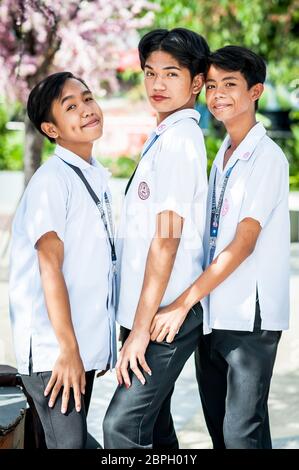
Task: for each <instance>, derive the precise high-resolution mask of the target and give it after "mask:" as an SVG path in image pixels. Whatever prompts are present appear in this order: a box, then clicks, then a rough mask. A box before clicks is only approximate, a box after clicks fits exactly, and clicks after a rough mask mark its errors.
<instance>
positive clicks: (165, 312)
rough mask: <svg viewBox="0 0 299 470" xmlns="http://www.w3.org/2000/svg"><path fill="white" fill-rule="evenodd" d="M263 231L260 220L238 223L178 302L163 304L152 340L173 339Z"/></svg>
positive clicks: (252, 246)
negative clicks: (229, 241) (200, 303)
mask: <svg viewBox="0 0 299 470" xmlns="http://www.w3.org/2000/svg"><path fill="white" fill-rule="evenodd" d="M260 232H261V226H260V223H259V222H258V221H257V220H255V219H252V218H245V219H243V220H242V221H241V222H240V223H239V224H238V226H237V231H236V235H235V237H234V239H233V241H232V242H231V243H230V244H229V245H228V246H227V247H226V248H225V249H224V250H222V251H221V253H219V255H218V256H217V258H216V259H214V261H213V262H212V263H211V264H210V265H209V267H208V268H207V269H206V270H205V271H204V272H203V273H202V274H201V275H200V276H199V277H198V278H197V280H196V281H195V282H194V283H193V284H192V285H191V286H190V287H189V288H188V289H186V290H185V291H184V292H183V293H182V294H181V295H180V296H179V297H178V298H177V299H176V300H175V301H174V302H172V303H171V304H170V305H168V306H167V307H165V308H162V309H161V310H160V311H159V312H158V313H157V315H156V316H155V317H154V319H153V322H152V325H151V340H152V341H163V340H164V338H165V337H166V341H168V342H169V343H171V342H172V341H173V339H174V337H175V335H176V333H177V332H178V330H179V329H180V327H181V325H182V323H183V321H184V319H185V317H186V316H187V313H188V312H189V310H190V309H191V307H192V306H193V305H195V304H196V303H197V302H199V301H200V300H201V299H203V298H204V297H206V296H207V295H208V294H209V293H210V292H212V290H213V289H215V288H216V287H217V286H218V285H219V284H221V282H223V281H224V280H225V279H226V278H227V277H228V276H229V275H230V274H231V273H233V272H234V271H235V270H236V269H237V268H238V267H239V266H240V264H241V263H243V261H244V260H245V259H246V258H247V257H248V256H250V255H251V253H252V252H253V251H254V249H255V245H256V242H257V239H258V236H259V234H260Z"/></svg>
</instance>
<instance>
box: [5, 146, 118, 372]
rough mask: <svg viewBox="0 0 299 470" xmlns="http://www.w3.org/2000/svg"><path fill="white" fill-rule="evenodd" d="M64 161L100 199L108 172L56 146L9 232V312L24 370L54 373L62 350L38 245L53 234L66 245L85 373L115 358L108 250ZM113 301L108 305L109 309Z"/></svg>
mask: <svg viewBox="0 0 299 470" xmlns="http://www.w3.org/2000/svg"><path fill="white" fill-rule="evenodd" d="M61 158H62V159H63V160H65V161H66V162H68V163H71V164H72V165H75V166H76V167H78V168H80V169H81V170H82V172H83V174H84V176H85V177H86V179H87V180H88V182H89V184H90V185H91V187H92V188H93V190H94V192H95V193H96V194H97V196H98V197H99V199H101V200H103V193H104V191H108V186H107V184H108V177H109V172H108V171H107V170H106V169H105V168H104V167H102V166H101V165H100V164H99V163H97V162H96V160H94V159H93V158H92V159H91V163H88V162H86V161H84V160H83V159H82V158H80V157H79V156H77V155H75V154H74V153H72V152H70V151H68V150H66V149H65V148H63V147H60V146H59V145H58V146H57V147H56V149H55V155H54V156H52V157H51V158H50V159H49V160H47V161H46V163H44V164H43V165H42V166H41V167H40V168H39V169H38V170H37V171H36V173H35V174H34V175H33V177H32V178H31V180H30V182H29V184H28V186H27V188H26V190H25V193H24V195H23V197H22V200H21V202H20V205H19V207H18V209H17V212H16V215H15V218H14V221H13V230H12V245H11V263H10V282H9V297H10V315H11V322H12V329H13V338H14V346H15V352H16V358H17V364H18V371H19V372H20V373H21V374H28V373H29V354H30V343H31V349H32V361H33V372H42V371H51V370H52V369H53V366H54V364H55V361H56V359H57V358H58V355H59V353H60V349H59V344H58V341H57V338H56V336H55V333H54V330H53V327H52V325H51V322H50V320H49V317H48V313H47V308H46V305H45V298H44V293H43V288H42V284H41V277H40V272H39V265H38V255H37V250H36V248H35V245H36V242H37V241H38V240H39V239H40V238H41V236H42V235H44V234H45V233H47V232H50V231H54V232H56V233H57V235H58V237H59V238H60V239H61V240H62V241H63V243H64V261H63V275H64V279H65V282H66V286H67V290H68V295H69V300H70V307H71V318H72V323H73V326H74V330H75V335H76V338H77V341H78V345H79V349H80V355H81V358H82V361H83V364H84V368H85V370H86V371H88V370H92V369H105V368H106V366H107V364H108V363H109V361H110V360H111V348H112V335H113V321H114V318H113V315H114V314H113V311H112V309H111V308H110V302H109V298H110V296H111V282H110V279H111V269H112V266H111V264H112V263H111V254H110V246H109V243H108V239H107V236H106V232H105V228H104V224H103V222H102V220H101V217H100V213H99V211H98V209H97V207H96V205H95V203H94V201H93V200H92V199H91V197H90V195H89V193H88V192H87V190H86V187H85V185H84V184H83V182H82V181H81V180H80V178H79V176H78V175H77V174H76V173H75V172H74V170H73V169H72V168H70V167H69V166H68V165H67V164H66V163H64V162H63V161H62V160H61ZM107 304H108V307H107Z"/></svg>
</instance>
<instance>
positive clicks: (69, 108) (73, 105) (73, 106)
mask: <svg viewBox="0 0 299 470" xmlns="http://www.w3.org/2000/svg"><path fill="white" fill-rule="evenodd" d="M75 107H76V105H75V104H70V106H68V107H67V108H66V110H67V111H70V110H71V109H75Z"/></svg>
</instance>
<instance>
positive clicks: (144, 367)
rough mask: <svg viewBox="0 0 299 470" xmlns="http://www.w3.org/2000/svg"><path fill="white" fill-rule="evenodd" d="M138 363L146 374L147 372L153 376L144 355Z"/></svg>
mask: <svg viewBox="0 0 299 470" xmlns="http://www.w3.org/2000/svg"><path fill="white" fill-rule="evenodd" d="M138 362H139V364H140V365H141V367H142V369H143V370H144V372H146V373H147V374H148V375H152V371H151V369H150V367H149V365H148V363H147V362H146V360H145V357H144V355H143V356H139V357H138Z"/></svg>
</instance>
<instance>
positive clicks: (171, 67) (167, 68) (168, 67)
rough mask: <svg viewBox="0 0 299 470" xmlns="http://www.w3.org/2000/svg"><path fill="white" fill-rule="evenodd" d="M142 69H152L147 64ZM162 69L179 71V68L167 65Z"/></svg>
mask: <svg viewBox="0 0 299 470" xmlns="http://www.w3.org/2000/svg"><path fill="white" fill-rule="evenodd" d="M144 68H148V69H151V70H153V67H152V66H151V65H149V64H145V66H144ZM162 69H163V70H171V69H175V70H181V69H180V67H177V66H176V65H169V66H167V67H162Z"/></svg>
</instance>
